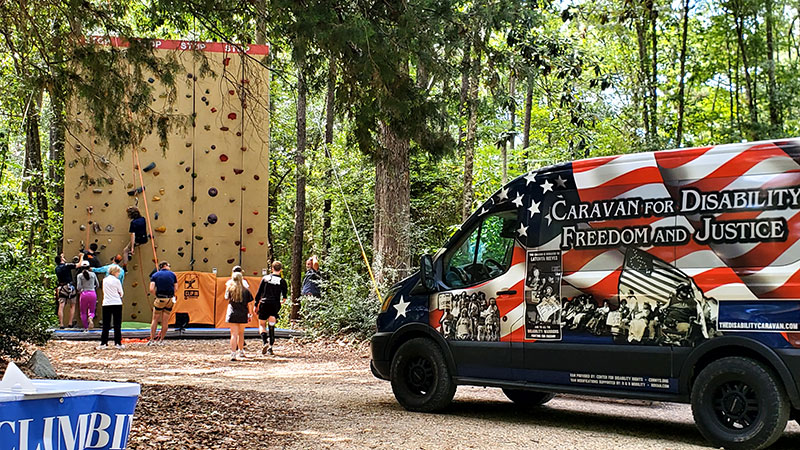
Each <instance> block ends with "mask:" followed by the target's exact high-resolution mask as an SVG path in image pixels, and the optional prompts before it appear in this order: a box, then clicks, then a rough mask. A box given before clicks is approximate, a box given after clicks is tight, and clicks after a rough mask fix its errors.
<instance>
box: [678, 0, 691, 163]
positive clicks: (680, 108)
mask: <svg viewBox="0 0 800 450" xmlns="http://www.w3.org/2000/svg"><path fill="white" fill-rule="evenodd" d="M688 35H689V0H685V1H684V3H683V35H682V36H681V56H680V59H681V75H680V76H681V80H680V85H679V87H678V136H677V137H676V139H675V141H676V142H675V146H676V147H680V146H681V145H682V143H683V115H684V111H685V109H686V98H685V97H684V93H685V90H686V39H687V37H688Z"/></svg>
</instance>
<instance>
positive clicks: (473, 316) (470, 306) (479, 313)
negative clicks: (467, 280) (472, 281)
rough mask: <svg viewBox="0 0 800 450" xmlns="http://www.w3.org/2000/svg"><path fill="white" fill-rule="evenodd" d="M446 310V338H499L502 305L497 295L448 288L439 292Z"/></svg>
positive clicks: (443, 322)
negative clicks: (498, 301)
mask: <svg viewBox="0 0 800 450" xmlns="http://www.w3.org/2000/svg"><path fill="white" fill-rule="evenodd" d="M437 302H438V304H439V309H441V310H442V311H444V313H443V314H442V318H441V320H440V321H439V325H440V327H439V330H440V332H441V333H442V336H443V337H444V338H445V339H453V340H459V341H499V340H500V309H499V308H498V307H497V301H496V300H495V298H494V297H491V298H488V299H487V298H486V294H485V293H483V292H481V291H471V292H468V291H462V292H460V293H457V294H453V293H449V292H444V293H441V294H439V295H438V298H437Z"/></svg>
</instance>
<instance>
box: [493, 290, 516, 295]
mask: <svg viewBox="0 0 800 450" xmlns="http://www.w3.org/2000/svg"><path fill="white" fill-rule="evenodd" d="M516 293H517V291H514V290H507V291H497V295H515V294H516Z"/></svg>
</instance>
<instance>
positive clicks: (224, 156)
mask: <svg viewBox="0 0 800 450" xmlns="http://www.w3.org/2000/svg"><path fill="white" fill-rule="evenodd" d="M219 160H220V161H222V162H225V161H227V160H228V155H226V154H224V153H223V154H221V155H219Z"/></svg>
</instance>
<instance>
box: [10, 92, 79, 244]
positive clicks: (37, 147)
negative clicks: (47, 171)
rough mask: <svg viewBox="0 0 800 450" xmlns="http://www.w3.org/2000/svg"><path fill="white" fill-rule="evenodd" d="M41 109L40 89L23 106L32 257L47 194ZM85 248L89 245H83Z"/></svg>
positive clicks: (44, 212) (25, 174) (29, 239)
mask: <svg viewBox="0 0 800 450" xmlns="http://www.w3.org/2000/svg"><path fill="white" fill-rule="evenodd" d="M41 107H42V89H41V88H39V89H38V90H37V91H36V92H34V93H32V94H31V96H30V99H29V101H28V103H27V105H26V106H25V114H24V120H25V123H24V128H25V166H24V169H23V172H22V176H23V177H24V178H25V183H24V186H25V192H26V193H27V195H28V202H29V204H30V205H31V206H33V207H34V208H36V221H34V223H32V224H31V229H30V235H29V237H28V256H31V255H33V243H34V240H35V239H37V236H39V235H40V233H41V231H42V228H43V227H44V226H45V224H46V223H47V194H46V193H45V186H44V168H43V166H42V144H41V141H40V140H39V110H40V109H41ZM85 245H86V246H88V245H89V243H88V242H87V243H85Z"/></svg>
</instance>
